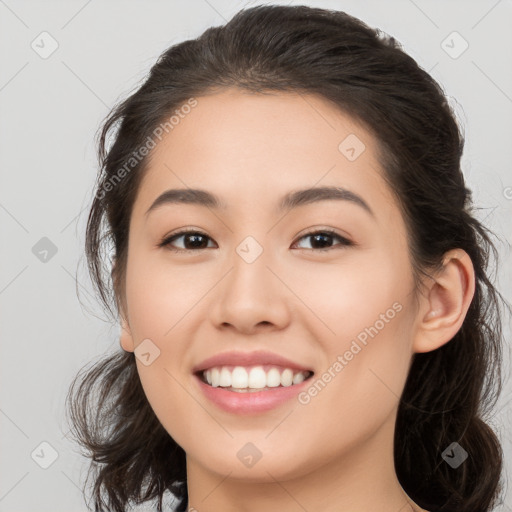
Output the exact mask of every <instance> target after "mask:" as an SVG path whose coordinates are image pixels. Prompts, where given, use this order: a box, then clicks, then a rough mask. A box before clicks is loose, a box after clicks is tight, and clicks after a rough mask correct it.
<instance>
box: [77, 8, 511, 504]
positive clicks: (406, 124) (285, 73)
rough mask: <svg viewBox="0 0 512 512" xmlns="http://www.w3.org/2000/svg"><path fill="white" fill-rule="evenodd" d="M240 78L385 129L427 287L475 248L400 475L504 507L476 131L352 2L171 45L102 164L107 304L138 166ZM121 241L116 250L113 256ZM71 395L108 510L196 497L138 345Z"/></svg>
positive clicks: (279, 12)
mask: <svg viewBox="0 0 512 512" xmlns="http://www.w3.org/2000/svg"><path fill="white" fill-rule="evenodd" d="M229 87H236V88H239V89H242V90H248V91H252V92H256V93H263V92H266V91H269V92H270V91H277V92H279V91H282V92H294V93H299V94H302V93H304V94H317V95H320V97H322V98H323V99H325V100H327V101H330V102H332V104H333V108H337V109H339V111H341V112H344V113H346V114H348V115H349V116H352V118H354V119H355V120H357V121H359V122H360V123H362V125H363V126H364V127H365V128H366V129H367V130H368V131H369V132H370V133H371V134H372V135H373V136H375V138H376V140H377V141H378V151H379V159H380V162H381V164H382V166H383V169H384V171H385V179H386V180H387V182H388V183H389V186H390V188H391V190H392V191H393V192H394V194H395V195H396V198H397V201H398V204H399V205H400V208H401V211H402V214H403V216H404V219H405V221H406V225H407V231H408V237H409V247H410V252H411V256H412V260H413V271H414V276H415V278H416V283H417V284H419V283H420V280H419V279H418V278H419V277H420V275H421V274H425V273H428V272H431V271H432V270H433V269H434V270H435V269H436V268H437V267H438V266H439V264H440V262H441V260H442V257H443V255H444V254H445V253H446V252H447V251H449V250H451V249H455V248H460V249H463V250H464V251H466V252H467V253H468V254H469V256H470V258H471V260H472V263H473V265H474V270H475V274H476V290H475V294H474V297H473V300H472V302H471V305H470V307H469V310H468V312H467V315H466V318H465V320H464V323H463V325H462V327H461V328H460V330H459V331H458V332H457V334H456V335H455V336H454V337H453V339H452V340H450V342H449V343H446V344H445V345H443V346H442V347H441V348H439V349H437V350H434V351H432V352H428V353H418V354H414V356H413V360H412V365H411V368H410V372H409V375H408V378H407V381H406V384H405V389H404V391H403V395H402V397H401V400H400V405H399V410H398V416H397V422H396V430H395V442H394V457H395V467H396V471H397V475H398V478H399V481H400V484H401V485H402V487H403V488H404V490H405V491H406V492H407V494H408V495H409V496H410V497H411V498H412V499H413V500H414V501H415V502H416V503H417V504H418V505H420V506H421V507H423V508H426V509H428V510H430V511H450V512H457V511H464V512H470V511H474V512H482V511H489V510H491V508H492V506H493V504H495V503H496V499H497V495H498V493H499V491H500V490H501V481H500V477H501V471H502V449H501V446H500V443H499V441H498V438H497V436H496V435H495V433H494V432H493V430H492V429H491V428H490V427H489V426H488V424H486V423H485V422H484V419H483V418H485V417H486V415H487V414H488V413H489V412H490V410H491V407H493V406H494V405H495V403H496V400H497V398H498V395H499V393H500V392H501V388H502V381H501V366H500V365H501V350H502V347H501V343H502V330H501V320H500V318H501V315H500V306H501V305H502V302H503V303H504V302H505V301H504V300H503V298H502V296H501V295H500V293H499V292H498V291H497V290H496V289H495V288H494V286H493V284H492V283H491V280H490V277H489V275H488V269H489V267H490V265H489V259H490V256H491V255H492V256H493V257H494V258H495V259H496V258H497V251H496V248H495V247H494V245H493V243H492V242H491V239H490V235H491V233H490V231H488V229H487V228H485V227H484V226H483V225H482V224H481V223H480V222H479V221H478V220H477V219H476V217H475V216H474V214H473V212H472V211H471V210H472V208H473V207H472V204H471V193H470V191H469V190H468V188H466V186H465V182H464V177H463V174H462V172H461V168H460V164H461V155H462V151H463V144H464V139H463V135H462V134H461V133H460V130H459V127H458V124H457V122H456V120H455V115H454V113H453V111H452V109H451V107H450V106H449V104H448V102H447V99H446V97H445V95H444V93H443V91H442V89H441V87H440V86H439V85H438V83H437V82H436V81H435V80H434V79H433V78H432V77H431V76H430V75H429V74H428V73H427V72H426V71H424V70H423V69H421V68H420V67H419V66H418V64H417V63H416V61H415V60H414V59H413V58H411V57H410V56H408V55H407V54H406V53H405V52H404V51H402V47H401V45H400V44H399V43H398V42H397V41H395V39H394V38H392V37H390V36H388V35H387V34H385V33H383V32H382V31H380V30H378V29H372V28H370V27H368V26H367V25H365V24H364V23H363V22H361V21H360V20H358V19H356V18H354V17H352V16H349V15H348V14H346V13H344V12H340V11H333V10H324V9H318V8H311V7H307V6H293V7H290V6H275V5H266V6H258V7H253V8H249V9H244V10H242V11H240V12H239V13H238V14H236V15H235V16H234V17H233V19H232V20H230V21H229V22H228V23H227V24H226V25H224V26H222V27H212V28H209V29H208V30H206V31H205V32H204V33H203V34H202V35H201V36H200V37H198V38H197V39H194V40H188V41H184V42H182V43H180V44H176V45H174V46H172V47H170V48H169V49H167V50H166V51H165V52H164V53H163V54H162V55H161V56H160V57H159V59H158V61H157V62H156V63H155V64H154V66H153V67H152V69H151V71H150V73H149V76H148V77H147V79H146V80H145V82H144V83H143V84H142V85H141V86H140V88H139V89H138V90H137V91H136V92H135V93H133V94H132V95H131V96H129V97H128V98H127V99H126V100H124V101H122V102H121V103H119V104H118V105H117V106H116V107H115V108H114V109H113V110H112V112H111V113H110V114H109V116H108V117H107V119H106V120H105V123H104V125H103V127H102V130H101V136H100V137H99V150H98V155H99V160H100V165H101V169H100V172H99V174H98V178H97V183H96V194H95V197H94V199H93V202H92V207H91V210H90V213H89V218H88V224H87V231H86V255H87V260H88V266H89V271H90V273H91V276H92V279H93V281H94V285H95V287H96V290H97V292H98V293H99V296H100V298H101V300H102V301H103V303H104V305H105V307H106V308H107V309H108V311H109V312H110V313H112V314H113V315H114V318H117V316H116V315H117V314H118V313H119V311H122V310H123V308H124V307H125V305H124V304H125V303H124V276H125V269H126V256H127V247H128V233H129V224H130V215H131V211H132V206H133V203H134V200H135V195H136V193H137V190H138V187H139V184H140V181H141V178H142V176H143V174H144V171H145V169H146V168H147V163H148V158H150V155H149V156H147V157H144V158H142V159H140V160H139V159H137V158H136V162H135V163H134V164H133V165H132V167H131V168H127V167H126V163H127V162H128V161H130V160H131V159H133V158H134V157H136V156H137V155H138V151H139V148H141V147H142V146H143V145H144V144H147V143H148V141H149V140H150V139H151V138H152V137H154V135H155V134H156V133H157V130H158V127H159V126H161V125H162V123H165V121H166V119H168V118H169V116H170V115H172V114H173V113H175V112H177V109H179V108H180V106H182V105H184V104H187V101H189V100H190V99H191V98H194V97H197V96H201V95H203V96H204V95H207V94H213V93H215V92H218V91H222V90H223V89H225V88H229ZM114 131H115V136H114V137H113V143H112V144H111V147H110V148H109V149H108V150H107V148H106V146H107V138H108V137H109V136H110V135H112V133H113V132H114ZM132 161H133V160H132ZM120 169H124V170H125V172H124V173H121V172H120ZM109 248H110V250H113V255H114V259H113V260H111V261H110V262H109V264H106V262H105V259H106V255H107V253H108V250H109ZM114 262H115V265H114V267H113V268H111V266H110V265H111V264H112V263H114ZM110 280H111V281H110ZM111 292H113V293H111ZM500 301H501V302H500ZM113 305H115V308H114V307H112V306H113ZM116 311H117V313H116ZM79 377H80V380H79ZM77 383H79V387H78V389H75V387H76V386H77ZM67 400H68V403H67V407H68V409H69V411H70V412H71V418H72V421H73V428H74V432H75V435H76V438H77V440H78V442H79V443H80V444H81V445H82V446H83V447H85V448H86V449H87V450H88V452H89V453H90V455H89V457H90V458H91V459H92V460H91V465H90V468H89V473H90V470H91V469H92V468H93V467H94V469H95V470H96V474H95V481H94V489H93V491H94V492H93V496H94V500H95V501H94V503H95V506H96V510H100V508H101V507H102V506H108V507H109V510H113V511H116V512H121V511H123V510H124V507H125V506H126V505H127V504H128V503H129V502H130V501H135V502H136V503H141V502H143V501H146V500H152V499H154V498H158V500H159V501H158V510H159V511H160V510H161V506H162V496H163V494H164V492H166V491H170V492H172V493H173V494H175V495H176V497H177V498H180V499H181V500H182V501H181V505H180V507H181V508H180V509H179V510H184V507H185V505H186V502H187V499H188V497H187V487H186V470H185V453H184V451H183V449H182V448H181V447H180V446H178V444H177V443H176V442H175V441H174V440H173V439H172V438H171V437H170V435H169V434H168V433H167V432H166V431H165V429H164V428H163V426H162V425H161V424H160V422H159V421H158V419H157V417H156V416H155V414H154V412H153V410H152V408H151V407H150V405H149V402H148V401H147V399H146V396H145V394H144V391H143V388H142V386H141V383H140V380H139V377H138V374H137V370H136V364H135V356H134V354H133V353H131V352H124V351H120V352H118V353H115V354H114V355H109V356H108V357H106V358H105V359H103V360H102V361H100V363H97V364H95V365H94V367H93V368H92V369H87V370H86V371H84V372H81V373H79V375H77V377H76V378H75V379H74V381H73V383H72V386H71V387H70V390H69V392H68V397H67ZM452 442H458V443H459V444H460V445H461V446H462V447H463V448H465V449H466V450H467V451H468V452H469V458H468V459H467V460H466V461H465V462H464V463H463V464H462V465H461V466H459V467H458V468H457V469H453V468H452V467H450V465H448V464H447V463H446V462H444V460H443V458H442V452H443V450H445V449H446V448H447V447H448V446H449V445H450V444H451V443H452ZM104 498H106V501H104Z"/></svg>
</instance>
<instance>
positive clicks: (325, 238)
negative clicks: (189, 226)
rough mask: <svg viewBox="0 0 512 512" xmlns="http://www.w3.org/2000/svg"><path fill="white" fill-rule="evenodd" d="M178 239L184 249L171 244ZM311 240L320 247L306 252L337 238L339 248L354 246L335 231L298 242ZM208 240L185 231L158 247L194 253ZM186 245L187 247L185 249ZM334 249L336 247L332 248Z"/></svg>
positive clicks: (309, 235) (316, 233)
mask: <svg viewBox="0 0 512 512" xmlns="http://www.w3.org/2000/svg"><path fill="white" fill-rule="evenodd" d="M180 238H183V240H184V241H185V247H183V248H180V247H178V248H177V247H173V245H172V244H173V243H174V242H175V241H176V240H179V239H180ZM307 238H311V239H312V240H313V246H315V245H318V244H319V245H320V247H310V248H304V247H302V248H301V249H306V250H312V251H315V252H318V251H322V252H324V251H329V250H331V249H332V248H333V247H332V246H331V247H326V245H329V240H331V239H333V238H337V239H338V240H339V241H340V242H341V243H340V244H338V245H340V246H351V245H354V243H353V242H351V241H350V240H348V239H347V238H345V237H343V236H341V235H339V234H338V233H336V232H335V231H333V230H331V229H323V230H319V231H311V232H309V233H306V234H305V235H303V236H301V237H300V238H299V240H303V239H307ZM208 240H212V239H211V238H210V237H209V236H208V235H206V234H205V233H202V232H201V231H197V230H186V231H180V232H179V233H175V234H173V235H170V236H168V237H165V238H164V239H163V240H162V241H161V242H160V243H159V244H158V247H167V248H169V249H170V250H171V251H175V252H194V251H198V250H201V249H207V248H208V247H207V246H208ZM205 244H206V245H205ZM187 245H188V247H186V246H187ZM334 247H336V246H334Z"/></svg>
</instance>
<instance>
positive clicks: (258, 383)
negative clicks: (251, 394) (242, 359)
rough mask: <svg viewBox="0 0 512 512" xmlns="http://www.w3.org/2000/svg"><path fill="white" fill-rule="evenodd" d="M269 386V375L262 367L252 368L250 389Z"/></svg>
mask: <svg viewBox="0 0 512 512" xmlns="http://www.w3.org/2000/svg"><path fill="white" fill-rule="evenodd" d="M266 385H267V374H266V373H265V370H264V369H263V368H262V367H261V366H255V367H254V368H251V371H250V372H249V387H250V388H253V389H258V388H264V387H265V386H266Z"/></svg>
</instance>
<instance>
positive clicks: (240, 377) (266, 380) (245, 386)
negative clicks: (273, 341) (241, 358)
mask: <svg viewBox="0 0 512 512" xmlns="http://www.w3.org/2000/svg"><path fill="white" fill-rule="evenodd" d="M313 374H314V372H312V371H310V370H298V369H294V368H287V367H283V366H278V365H253V366H232V365H224V366H213V367H211V368H207V369H204V370H200V371H197V372H195V375H196V376H197V377H198V378H199V380H201V382H203V383H204V384H206V385H207V386H209V387H211V388H222V389H223V390H225V391H231V392H233V393H255V392H262V391H272V390H276V389H278V388H290V387H294V386H297V385H299V384H302V383H303V382H304V381H306V380H308V379H311V377H312V376H313Z"/></svg>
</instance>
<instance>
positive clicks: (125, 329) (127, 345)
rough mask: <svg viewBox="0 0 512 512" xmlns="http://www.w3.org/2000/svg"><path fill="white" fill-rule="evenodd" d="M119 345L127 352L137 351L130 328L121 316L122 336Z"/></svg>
mask: <svg viewBox="0 0 512 512" xmlns="http://www.w3.org/2000/svg"><path fill="white" fill-rule="evenodd" d="M119 343H120V345H121V347H122V349H123V350H126V352H133V351H134V350H135V346H134V343H133V337H132V333H131V330H130V326H129V325H128V322H127V321H126V320H125V319H124V317H123V316H121V335H120V338H119Z"/></svg>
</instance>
